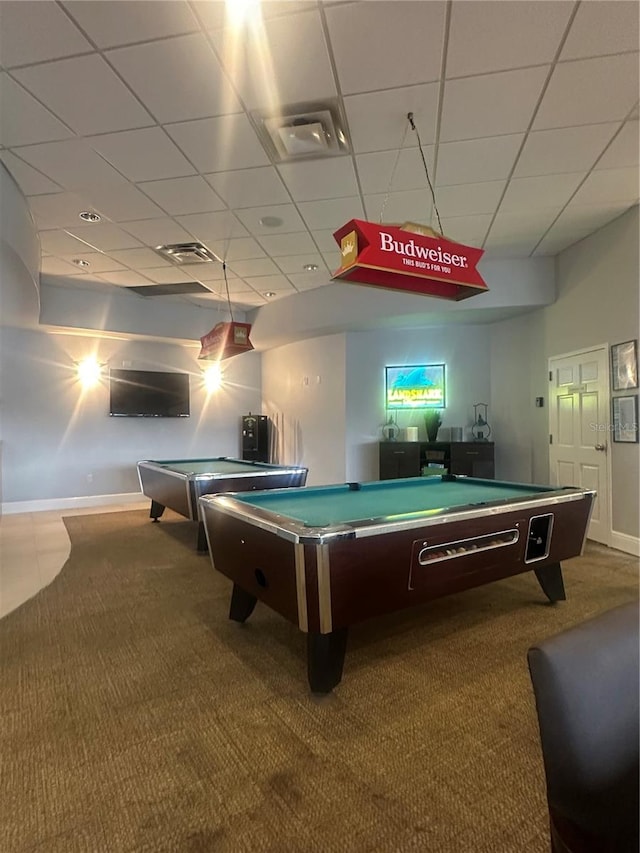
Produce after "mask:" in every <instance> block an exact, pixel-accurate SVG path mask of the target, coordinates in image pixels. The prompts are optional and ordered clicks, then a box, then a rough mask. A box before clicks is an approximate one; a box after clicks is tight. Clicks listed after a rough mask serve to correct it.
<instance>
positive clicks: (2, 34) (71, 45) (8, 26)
mask: <svg viewBox="0 0 640 853" xmlns="http://www.w3.org/2000/svg"><path fill="white" fill-rule="evenodd" d="M0 15H1V17H2V26H0V63H1V64H2V65H4V67H5V68H11V67H12V66H14V65H27V64H29V63H30V62H44V61H46V60H47V59H59V58H60V57H62V56H70V55H72V54H75V53H83V52H90V51H92V50H93V46H92V45H91V44H90V43H89V42H88V41H87V40H86V38H85V37H84V36H83V35H82V33H81V32H80V30H78V28H77V27H76V26H75V25H74V24H73V23H72V22H71V21H70V20H69V18H68V17H67V16H66V15H65V14H64V12H63V11H62V9H61V8H60V7H59V6H58V4H57V3H50V2H38V0H36V2H30V3H25V2H24V0H15V2H13V0H2V4H1V5H0Z"/></svg>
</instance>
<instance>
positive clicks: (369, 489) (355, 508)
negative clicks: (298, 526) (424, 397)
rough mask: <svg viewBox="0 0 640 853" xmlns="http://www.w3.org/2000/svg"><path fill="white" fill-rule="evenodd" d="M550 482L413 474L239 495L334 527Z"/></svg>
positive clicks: (480, 500)
mask: <svg viewBox="0 0 640 853" xmlns="http://www.w3.org/2000/svg"><path fill="white" fill-rule="evenodd" d="M549 490H550V489H549V487H545V486H528V485H520V484H515V483H501V482H499V481H494V482H489V481H486V480H482V481H476V482H474V481H470V480H455V481H447V480H443V479H442V478H441V477H413V478H411V479H410V480H384V481H381V482H374V483H363V484H361V485H360V488H359V489H357V490H351V489H350V488H349V486H348V485H340V486H317V487H308V488H303V489H295V490H293V489H292V490H289V489H278V490H275V491H271V492H266V491H265V492H257V493H253V492H252V493H251V494H246V495H236V497H237V498H238V500H240V501H241V502H242V503H244V504H247V505H249V506H254V507H257V508H258V507H259V508H261V509H264V510H266V511H268V512H272V513H276V514H278V515H282V516H286V517H288V518H289V519H294V520H296V521H298V522H300V523H302V524H304V525H306V526H307V527H331V526H333V525H338V524H347V523H349V522H354V521H363V520H366V519H376V518H389V517H397V516H400V515H406V514H408V513H416V512H434V511H438V510H442V509H448V508H452V507H461V506H472V505H478V504H487V503H493V502H495V501H511V500H522V499H523V498H527V497H535V496H539V495H540V494H543V493H544V492H548V491H549Z"/></svg>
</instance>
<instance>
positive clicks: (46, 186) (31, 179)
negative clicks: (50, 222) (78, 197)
mask: <svg viewBox="0 0 640 853" xmlns="http://www.w3.org/2000/svg"><path fill="white" fill-rule="evenodd" d="M0 160H2V162H3V163H4V165H5V166H6V167H7V169H8V170H9V171H10V172H11V174H12V175H13V177H14V178H15V180H16V183H17V184H18V186H19V187H20V189H21V190H22V192H23V193H24V194H25V195H26V196H29V195H43V194H45V193H54V192H60V190H61V189H62V187H60V186H58V184H56V183H55V182H54V181H51V180H50V179H49V178H47V177H46V176H45V175H43V174H41V173H40V172H38V171H37V170H36V169H34V168H33V167H32V166H30V165H29V164H28V163H25V162H24V161H23V160H20V159H19V158H18V157H16V156H15V155H14V154H12V153H11V152H10V151H2V152H0Z"/></svg>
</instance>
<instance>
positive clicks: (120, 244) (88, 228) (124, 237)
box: [68, 222, 141, 252]
mask: <svg viewBox="0 0 640 853" xmlns="http://www.w3.org/2000/svg"><path fill="white" fill-rule="evenodd" d="M68 231H69V232H70V233H71V234H73V236H74V237H77V238H78V239H79V240H84V241H85V242H86V243H89V244H90V245H91V246H94V247H95V248H96V249H98V250H99V251H101V252H108V251H110V250H111V249H136V248H138V247H139V246H140V245H141V244H140V241H139V240H136V238H135V237H132V236H131V234H127V232H126V231H123V230H122V228H118V226H117V225H112V224H111V223H110V222H92V223H91V224H89V225H85V224H82V225H74V226H73V227H71V228H69V229H68Z"/></svg>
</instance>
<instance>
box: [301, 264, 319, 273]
mask: <svg viewBox="0 0 640 853" xmlns="http://www.w3.org/2000/svg"><path fill="white" fill-rule="evenodd" d="M302 269H303V270H305V271H306V272H315V271H316V270H317V269H318V264H305V265H304V266H303V267H302Z"/></svg>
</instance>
